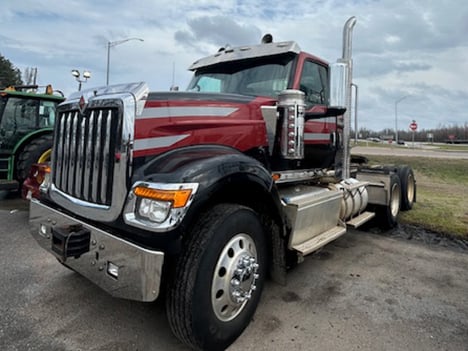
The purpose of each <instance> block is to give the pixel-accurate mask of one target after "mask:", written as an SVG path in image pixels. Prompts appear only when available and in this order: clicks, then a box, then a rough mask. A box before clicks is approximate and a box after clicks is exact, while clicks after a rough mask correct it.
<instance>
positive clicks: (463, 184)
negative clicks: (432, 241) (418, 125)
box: [368, 156, 468, 239]
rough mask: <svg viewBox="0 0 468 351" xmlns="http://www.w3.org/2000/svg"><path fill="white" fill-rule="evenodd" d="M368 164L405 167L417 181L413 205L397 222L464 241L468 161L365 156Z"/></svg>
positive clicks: (466, 236) (467, 224) (467, 213)
mask: <svg viewBox="0 0 468 351" xmlns="http://www.w3.org/2000/svg"><path fill="white" fill-rule="evenodd" d="M368 158H369V160H370V162H371V163H372V164H408V165H410V166H411V167H412V168H413V170H414V173H415V177H416V181H417V202H416V203H415V204H414V207H413V209H412V210H411V211H408V212H402V213H401V214H400V222H401V223H407V224H413V225H417V226H419V227H422V228H424V229H427V230H431V231H435V232H438V233H441V234H444V235H448V236H455V237H460V238H464V239H468V174H467V173H468V172H467V171H468V161H466V160H453V159H435V158H421V157H418V158H416V157H394V156H368Z"/></svg>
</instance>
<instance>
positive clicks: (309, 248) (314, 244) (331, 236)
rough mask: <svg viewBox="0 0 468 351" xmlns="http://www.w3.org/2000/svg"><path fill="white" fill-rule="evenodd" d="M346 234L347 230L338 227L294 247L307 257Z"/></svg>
mask: <svg viewBox="0 0 468 351" xmlns="http://www.w3.org/2000/svg"><path fill="white" fill-rule="evenodd" d="M344 233H346V228H345V227H342V226H339V225H338V226H336V227H333V228H331V229H329V230H327V231H326V232H323V233H321V234H319V235H317V236H314V237H313V238H312V239H309V240H307V241H305V242H303V243H301V244H298V245H294V246H293V249H295V250H297V251H299V253H301V254H302V255H304V256H305V255H308V254H310V253H312V252H314V251H316V250H318V249H319V248H321V247H322V246H324V245H326V244H328V243H329V242H331V241H333V240H335V239H336V238H338V237H340V236H341V235H343V234H344Z"/></svg>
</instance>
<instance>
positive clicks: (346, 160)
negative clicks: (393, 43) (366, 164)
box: [330, 16, 356, 179]
mask: <svg viewBox="0 0 468 351" xmlns="http://www.w3.org/2000/svg"><path fill="white" fill-rule="evenodd" d="M355 24H356V17H354V16H353V17H350V18H349V19H348V20H347V21H346V23H345V25H344V27H343V54H342V57H341V59H338V60H337V63H336V64H333V65H332V67H331V79H330V85H331V94H330V105H331V106H343V107H346V112H345V113H344V114H343V116H340V117H338V121H337V125H338V126H341V127H342V128H343V133H342V136H341V150H340V152H338V153H337V156H336V159H335V176H336V177H338V178H340V179H348V178H349V177H350V163H351V150H350V135H351V117H350V114H351V100H352V92H351V89H352V82H353V61H352V57H351V53H352V33H353V28H354V25H355Z"/></svg>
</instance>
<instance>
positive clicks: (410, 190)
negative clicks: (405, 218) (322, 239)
mask: <svg viewBox="0 0 468 351" xmlns="http://www.w3.org/2000/svg"><path fill="white" fill-rule="evenodd" d="M414 188H415V186H414V177H413V175H412V174H409V175H408V179H407V186H406V196H407V198H408V203H409V204H410V205H412V204H413V201H414V191H415V190H414Z"/></svg>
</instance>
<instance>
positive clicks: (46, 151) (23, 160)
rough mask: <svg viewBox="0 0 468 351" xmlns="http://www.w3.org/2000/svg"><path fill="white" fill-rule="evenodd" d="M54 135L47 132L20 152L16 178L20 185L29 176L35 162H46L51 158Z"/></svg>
mask: <svg viewBox="0 0 468 351" xmlns="http://www.w3.org/2000/svg"><path fill="white" fill-rule="evenodd" d="M52 143H53V135H52V134H46V135H41V136H40V137H38V138H36V139H34V140H32V141H31V142H30V143H29V144H27V145H26V146H25V147H24V149H23V151H22V152H21V153H20V154H19V156H18V159H17V162H16V179H17V180H18V181H19V183H20V186H21V184H23V182H24V180H25V179H26V178H27V177H28V176H29V170H30V169H31V166H32V165H33V164H34V163H44V162H48V161H49V160H50V153H51V148H52Z"/></svg>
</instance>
